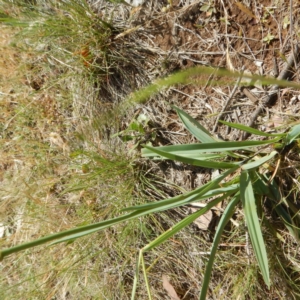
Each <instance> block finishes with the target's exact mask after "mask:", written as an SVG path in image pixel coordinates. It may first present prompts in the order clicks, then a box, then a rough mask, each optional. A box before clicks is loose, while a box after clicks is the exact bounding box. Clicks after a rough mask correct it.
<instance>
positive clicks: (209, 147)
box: [142, 138, 280, 158]
mask: <svg viewBox="0 0 300 300" xmlns="http://www.w3.org/2000/svg"><path fill="white" fill-rule="evenodd" d="M279 139H280V138H275V139H272V140H266V141H241V142H215V143H204V144H187V145H172V146H162V147H156V148H155V149H158V150H159V151H163V152H169V153H170V154H174V155H181V156H188V157H190V156H191V157H197V156H196V155H197V154H198V155H199V156H198V157H199V158H201V155H200V154H201V153H216V152H224V151H233V150H241V149H248V148H251V147H256V146H262V145H266V144H273V143H275V142H278V141H279ZM142 155H143V156H144V157H151V156H152V157H153V156H157V152H154V151H153V148H152V147H148V146H145V148H144V149H142Z"/></svg>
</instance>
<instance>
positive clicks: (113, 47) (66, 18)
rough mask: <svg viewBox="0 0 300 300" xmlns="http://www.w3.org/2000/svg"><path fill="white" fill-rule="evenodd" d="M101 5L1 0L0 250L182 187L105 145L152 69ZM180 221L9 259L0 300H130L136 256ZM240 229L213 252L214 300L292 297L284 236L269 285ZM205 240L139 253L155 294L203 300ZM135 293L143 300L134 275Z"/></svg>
mask: <svg viewBox="0 0 300 300" xmlns="http://www.w3.org/2000/svg"><path fill="white" fill-rule="evenodd" d="M101 4H103V5H104V1H103V3H102V2H101ZM108 7H109V8H108V11H107V12H106V13H107V14H108V15H103V9H102V10H100V9H99V6H98V7H97V8H95V6H93V5H92V2H89V3H87V2H85V1H79V0H78V1H71V2H70V3H62V2H60V1H57V2H56V1H52V2H45V3H44V2H43V1H41V2H39V1H36V2H34V3H31V2H30V1H29V2H28V1H21V0H20V1H16V2H14V4H13V5H12V4H11V3H10V2H7V3H6V2H4V3H3V4H1V7H0V8H1V10H0V12H1V21H2V22H1V27H0V33H1V36H2V37H3V38H2V40H1V41H0V43H1V44H0V49H1V54H0V55H1V65H0V86H1V91H0V92H1V93H0V105H1V116H0V118H1V119H0V130H1V134H0V180H1V187H0V198H1V203H0V207H1V209H0V213H1V218H0V219H1V224H0V229H1V240H0V243H1V247H2V248H5V247H8V246H12V245H16V244H19V243H21V242H26V241H30V240H33V239H35V238H38V237H40V236H44V235H47V234H49V233H54V232H57V231H60V230H66V229H69V228H72V227H76V226H80V225H85V224H89V223H93V222H97V221H100V220H106V219H108V218H111V217H114V216H117V215H119V213H120V209H122V208H124V207H128V206H132V205H135V204H140V203H144V202H148V201H153V200H158V199H162V198H165V197H168V196H171V195H175V194H177V193H179V192H180V190H183V189H185V188H186V187H179V186H178V185H177V184H174V183H173V182H171V181H167V180H166V179H165V178H163V175H161V173H159V172H157V173H156V171H157V169H158V168H157V166H156V165H153V164H151V163H149V162H145V161H143V160H141V159H140V157H139V153H138V152H134V151H132V152H130V151H129V150H130V149H131V148H132V145H131V146H128V144H127V143H123V141H121V140H120V139H119V138H113V137H112V136H113V134H114V133H116V132H118V131H120V130H122V129H125V128H126V126H127V125H128V123H129V122H130V120H131V119H134V114H135V113H136V111H134V109H133V108H130V109H129V110H128V111H127V112H126V114H120V113H118V109H117V107H118V104H119V103H120V102H121V101H122V99H124V98H125V96H127V95H128V94H129V93H131V92H133V91H134V90H135V89H137V88H139V87H140V86H143V85H145V84H146V83H147V82H149V81H150V80H151V78H153V77H155V76H156V75H153V74H152V73H151V75H149V70H146V69H145V70H144V69H143V63H144V61H143V60H141V59H140V60H138V59H136V58H137V56H136V55H137V53H138V52H137V51H138V50H137V49H138V47H136V48H135V47H134V46H133V44H132V43H133V41H132V40H126V39H125V40H123V39H122V38H120V39H116V36H117V35H118V34H120V33H121V32H124V31H126V30H127V29H128V28H127V27H126V26H127V25H126V24H123V23H122V22H119V23H117V24H112V23H110V20H109V18H110V17H111V15H112V14H113V13H115V14H116V16H114V17H116V18H117V17H122V16H123V15H126V13H128V11H126V9H125V8H122V9H119V10H116V11H114V6H113V5H108ZM130 14H133V13H132V11H130V12H129V15H130ZM125 36H126V35H125ZM129 42H130V43H131V44H128V43H129ZM139 46H140V45H139ZM148 46H149V45H148ZM149 48H150V47H149ZM149 51H150V50H149ZM142 53H144V52H142ZM140 55H141V56H142V54H140ZM151 55H153V53H152V54H151ZM152 60H153V58H151V59H150V60H149V61H150V62H151V61H152ZM147 72H148V73H147ZM159 72H160V71H159ZM146 73H147V74H146ZM153 73H155V72H153ZM124 82H125V83H124ZM163 117H164V116H163V114H161V116H160V118H163ZM130 147H131V148H130ZM153 170H155V172H153ZM186 214H187V210H186V209H184V208H183V209H181V210H174V211H171V212H166V213H163V214H161V215H155V216H150V217H144V218H141V219H139V220H138V221H131V222H127V223H125V224H122V225H118V226H115V227H114V228H113V229H108V230H106V231H101V232H99V233H96V234H93V235H91V236H87V237H83V238H82V239H79V240H76V241H75V242H70V243H68V244H59V245H54V246H47V247H38V248H37V249H33V250H30V251H29V250H28V251H25V252H23V253H20V254H17V255H12V256H10V257H8V258H7V259H5V260H4V261H2V262H1V282H0V295H1V299H109V300H110V299H130V294H131V288H132V284H133V276H134V271H135V262H136V257H137V251H138V249H140V248H142V247H143V246H144V245H145V244H147V243H148V242H149V241H151V240H152V239H153V238H155V237H156V236H158V235H159V234H160V233H162V232H164V231H165V230H167V229H168V228H170V227H171V226H173V225H174V224H175V223H176V222H177V221H178V220H180V219H182V218H183V217H184V216H186ZM235 221H236V223H235V224H233V225H232V227H231V228H228V231H227V233H226V235H225V236H224V239H223V240H222V244H221V245H222V246H221V247H220V251H219V252H218V256H217V257H216V261H215V271H214V274H213V276H212V282H211V290H210V296H209V299H297V298H298V297H299V294H300V291H299V290H300V286H299V284H300V283H299V278H298V277H299V276H298V273H299V256H298V254H297V245H296V244H295V242H294V241H293V239H292V238H291V237H290V236H289V234H288V233H286V232H285V231H284V230H283V229H282V234H281V241H280V242H278V241H276V240H275V238H274V236H273V235H271V234H270V233H266V241H267V249H268V250H269V251H268V253H270V257H269V260H270V268H271V271H270V273H271V280H272V283H273V285H272V287H271V289H270V290H268V289H267V288H266V286H265V285H264V283H263V281H262V278H261V275H260V273H259V269H258V266H257V265H256V263H255V260H254V256H253V253H252V250H251V247H250V246H249V241H248V237H247V235H246V234H245V224H244V219H243V217H242V213H241V212H238V213H237V214H236V216H235ZM280 226H281V224H279V227H280ZM212 236H213V235H212V233H211V232H209V231H201V230H199V228H198V227H197V226H195V225H192V226H189V227H188V228H186V229H184V230H183V231H182V232H180V233H179V234H177V235H176V236H175V238H173V239H170V240H169V241H168V242H166V243H165V244H163V245H161V246H159V247H158V248H156V249H154V250H152V251H151V252H149V253H147V254H146V257H145V260H146V266H147V271H148V275H149V281H150V286H151V292H152V294H153V299H170V296H169V294H168V292H167V291H166V290H165V289H164V288H163V284H162V276H163V275H167V276H168V278H169V280H170V283H171V285H172V286H174V288H175V289H176V292H177V294H178V295H179V296H180V299H198V294H199V290H200V288H201V282H202V280H203V274H204V267H205V263H206V262H207V259H208V254H209V251H210V246H211V241H212ZM138 299H147V292H146V288H145V285H144V282H143V280H142V279H141V282H140V283H139V289H138Z"/></svg>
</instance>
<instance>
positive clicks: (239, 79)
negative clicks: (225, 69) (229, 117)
mask: <svg viewBox="0 0 300 300" xmlns="http://www.w3.org/2000/svg"><path fill="white" fill-rule="evenodd" d="M243 74H244V68H243V69H242V71H241V75H240V77H239V78H238V80H237V82H236V84H235V86H234V88H233V90H232V92H231V94H230V96H229V98H228V99H227V101H226V103H225V105H224V106H223V108H222V110H221V112H220V113H219V115H218V117H217V120H216V122H215V125H214V128H213V131H212V132H216V130H217V127H218V123H219V121H220V120H221V117H222V116H223V114H224V112H225V110H226V109H227V107H228V105H229V103H230V101H231V100H232V98H233V96H234V94H235V92H236V90H237V89H238V87H239V85H240V82H241V80H242V78H243Z"/></svg>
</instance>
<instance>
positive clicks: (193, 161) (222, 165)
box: [144, 145, 236, 169]
mask: <svg viewBox="0 0 300 300" xmlns="http://www.w3.org/2000/svg"><path fill="white" fill-rule="evenodd" d="M144 147H145V148H146V149H148V150H151V151H152V152H154V153H156V155H157V154H158V155H160V156H162V157H165V158H167V159H171V160H176V161H180V162H183V163H186V164H190V165H193V166H198V167H203V168H209V169H229V168H233V167H235V166H236V164H233V163H226V162H217V161H210V160H209V161H207V160H201V159H197V158H191V157H190V156H189V155H188V153H186V154H185V155H177V154H172V153H170V152H167V151H162V150H160V148H161V147H157V148H154V147H150V146H146V145H144Z"/></svg>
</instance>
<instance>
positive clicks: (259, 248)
mask: <svg viewBox="0 0 300 300" xmlns="http://www.w3.org/2000/svg"><path fill="white" fill-rule="evenodd" d="M240 188H241V199H242V203H243V207H244V212H245V218H246V222H247V226H248V231H249V235H250V238H251V242H252V245H253V249H254V252H255V255H256V258H257V261H258V265H259V267H260V270H261V273H262V276H263V278H264V281H265V283H266V285H267V286H268V287H270V276H269V266H268V258H267V251H266V247H265V243H264V240H263V236H262V232H261V228H260V224H259V220H258V216H257V211H256V205H255V197H254V193H253V188H252V184H251V180H250V177H249V174H248V172H247V171H243V172H242V174H241V177H240Z"/></svg>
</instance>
